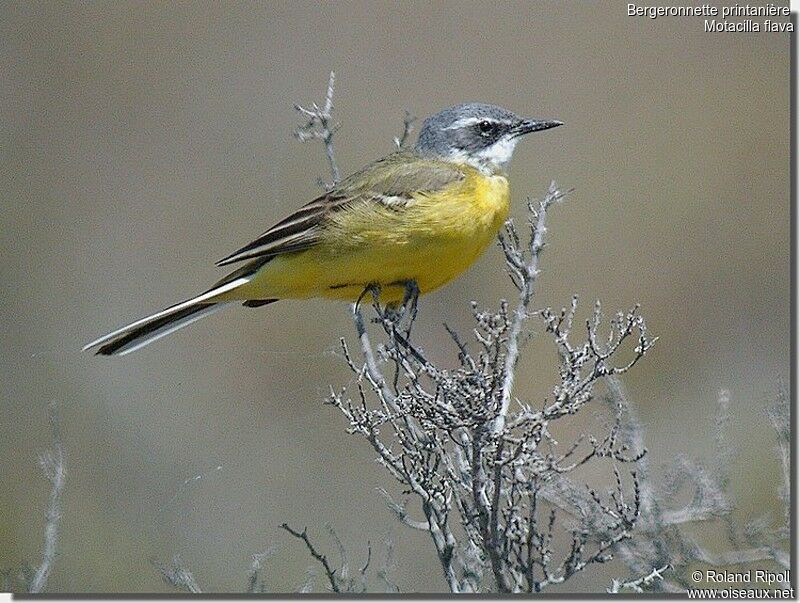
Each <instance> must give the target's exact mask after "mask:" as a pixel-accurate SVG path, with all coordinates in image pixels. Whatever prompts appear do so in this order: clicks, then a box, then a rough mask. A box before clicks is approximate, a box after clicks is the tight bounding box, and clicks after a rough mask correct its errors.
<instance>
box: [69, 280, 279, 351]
mask: <svg viewBox="0 0 800 603" xmlns="http://www.w3.org/2000/svg"><path fill="white" fill-rule="evenodd" d="M249 281H250V277H243V278H237V279H234V280H232V281H229V282H227V283H224V284H221V285H219V286H216V287H214V288H212V289H209V290H208V291H206V292H205V293H201V294H200V295H198V296H196V297H193V298H191V299H187V300H186V301H183V302H181V303H179V304H175V305H174V306H170V307H169V308H166V309H164V310H161V312H156V313H155V314H153V315H152V316H148V317H147V318H142V319H141V320H137V321H136V322H132V323H131V324H129V325H126V326H124V327H122V328H121V329H117V330H116V331H112V332H111V333H109V334H108V335H103V336H102V337H100V338H99V339H95V340H94V341H92V342H91V343H88V344H86V345H85V346H84V347H83V349H84V351H85V350H91V349H94V348H97V351H96V352H95V353H96V354H102V355H104V356H125V355H126V354H130V353H131V352H135V351H136V350H138V349H139V348H143V347H144V346H146V345H148V344H150V343H153V342H154V341H157V340H159V339H161V338H162V337H166V336H167V335H169V334H170V333H174V332H175V331H177V330H178V329H182V328H183V327H185V326H187V325H190V324H192V323H193V322H195V321H198V320H200V319H201V318H204V317H206V316H209V315H211V314H213V313H214V312H218V311H219V310H222V309H223V308H225V307H227V306H229V305H230V304H234V303H242V302H241V301H230V300H229V299H225V294H226V293H229V292H230V291H232V290H233V289H236V288H237V287H240V286H242V285H244V284H245V283H247V282H249ZM220 298H222V299H220ZM271 301H276V300H263V301H260V302H256V303H248V302H245V305H253V306H255V305H263V304H264V303H269V302H271Z"/></svg>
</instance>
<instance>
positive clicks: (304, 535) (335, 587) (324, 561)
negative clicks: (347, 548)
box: [281, 523, 341, 593]
mask: <svg viewBox="0 0 800 603" xmlns="http://www.w3.org/2000/svg"><path fill="white" fill-rule="evenodd" d="M281 528H282V529H284V530H286V531H287V532H289V534H291V535H292V536H294V537H295V538H297V539H299V540H302V541H303V543H305V545H306V548H307V549H308V552H309V553H311V556H312V557H313V558H314V559H316V560H317V561H319V563H320V564H321V565H322V567H323V569H324V570H325V575H326V576H327V577H328V582H329V583H330V585H331V590H332V591H333V592H336V593H338V592H341V590H340V588H339V580H338V579H337V577H336V570H335V569H333V567H331V564H330V563H328V558H327V557H326V556H325V555H323V554H322V553H320V552H319V551H317V549H316V547H314V545H313V544H311V541H310V540H309V539H308V532H307V530H306V528H303V531H302V532H298V531H297V530H293V529H292V528H291V527H289V525H288V524H286V523H284V524H281Z"/></svg>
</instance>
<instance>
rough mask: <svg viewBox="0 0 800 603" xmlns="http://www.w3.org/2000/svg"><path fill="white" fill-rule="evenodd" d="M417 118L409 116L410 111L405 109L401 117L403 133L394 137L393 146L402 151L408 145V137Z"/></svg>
mask: <svg viewBox="0 0 800 603" xmlns="http://www.w3.org/2000/svg"><path fill="white" fill-rule="evenodd" d="M415 121H417V118H416V117H414V115H412V114H411V111H409V110H408V109H406V114H405V117H403V133H402V134H401V135H400V136H399V137H398V136H395V137H394V144H395V146H396V147H397V148H398V149H402V148H403V147H405V146H406V143H408V137H409V135H410V134H411V132H412V130H413V129H414V122H415Z"/></svg>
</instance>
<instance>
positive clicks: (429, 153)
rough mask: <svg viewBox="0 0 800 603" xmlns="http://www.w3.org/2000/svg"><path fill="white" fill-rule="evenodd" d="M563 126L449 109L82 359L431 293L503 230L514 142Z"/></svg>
mask: <svg viewBox="0 0 800 603" xmlns="http://www.w3.org/2000/svg"><path fill="white" fill-rule="evenodd" d="M560 125H561V122H560V121H555V120H541V119H523V118H521V117H518V116H517V115H515V114H514V113H512V112H511V111H507V110H505V109H502V108H500V107H497V106H494V105H486V104H479V103H470V104H465V105H457V106H455V107H451V108H449V109H445V110H444V111H441V112H440V113H437V114H435V115H433V116H431V117H429V118H428V119H426V120H425V122H424V123H423V125H422V129H421V130H420V133H419V138H418V141H417V144H416V146H415V147H414V149H413V151H412V150H400V151H397V152H395V153H392V154H391V155H388V156H386V157H384V158H382V159H379V160H377V161H375V162H373V163H371V164H369V165H368V166H367V167H365V168H364V169H362V170H361V171H359V172H356V173H355V174H353V175H351V176H349V177H348V178H345V179H344V180H342V181H341V182H339V183H338V184H336V185H335V186H334V188H333V189H332V190H330V191H328V192H326V193H325V194H324V195H322V196H320V197H318V198H317V199H314V200H313V201H311V203H308V204H307V205H304V206H303V207H301V208H300V209H299V210H297V211H296V212H295V213H293V214H292V215H290V216H289V217H288V218H286V219H285V220H283V221H281V222H278V223H277V224H276V225H275V226H273V227H272V228H270V229H269V230H267V231H266V232H265V233H264V234H262V235H261V236H260V237H258V238H257V239H256V240H255V241H253V242H252V243H249V244H248V245H245V246H244V247H242V248H241V249H239V250H238V251H236V252H234V253H232V254H231V255H229V256H227V257H226V258H223V259H222V260H220V261H219V262H217V265H218V266H226V265H228V264H233V263H234V262H242V261H246V263H245V264H244V265H243V266H242V267H241V268H239V269H238V270H236V271H234V272H232V273H231V274H229V275H228V276H226V277H225V278H223V279H222V280H221V281H219V282H218V283H216V284H215V285H214V286H213V287H211V288H210V289H209V290H207V291H206V292H204V293H201V294H200V295H197V296H196V297H193V298H191V299H188V300H186V301H184V302H181V303H179V304H176V305H174V306H170V307H169V308H167V309H165V310H162V311H161V312H157V313H156V314H153V315H152V316H148V317H147V318H143V319H141V320H137V321H136V322H133V323H131V324H129V325H127V326H125V327H122V328H121V329H117V330H116V331H113V332H112V333H109V334H108V335H104V336H103V337H100V338H99V339H97V340H95V341H93V342H91V343H90V344H88V345H86V346H85V347H84V350H88V349H95V348H96V349H97V353H98V354H104V355H118V356H122V355H124V354H128V353H130V352H133V351H134V350H138V349H139V348H141V347H143V346H145V345H147V344H149V343H151V342H153V341H155V340H157V339H160V338H161V337H164V336H166V335H169V334H170V333H173V332H174V331H177V330H178V329H180V328H182V327H184V326H186V325H188V324H191V323H193V322H195V321H196V320H199V319H201V318H203V317H204V316H208V315H209V314H212V313H214V312H216V311H217V310H219V309H221V308H223V307H226V306H229V305H231V304H234V303H240V304H243V305H244V306H248V307H256V306H261V305H264V304H268V303H272V302H275V301H278V300H280V299H298V298H309V297H326V298H332V299H341V300H349V301H354V300H357V299H358V298H359V297H360V296H361V295H362V294H363V293H364V291H365V290H366V289H367V288H370V287H374V288H375V289H376V290H377V291H379V293H378V295H379V296H380V301H381V303H385V304H392V303H398V302H400V301H402V300H403V299H404V296H405V294H406V291H407V288H408V286H409V284H411V283H413V284H415V285H416V288H417V291H418V292H419V293H420V294H422V293H427V292H429V291H433V290H434V289H436V288H438V287H441V286H442V285H444V284H445V283H447V282H449V281H451V280H452V279H454V278H455V277H457V276H458V275H460V274H461V273H462V272H464V271H465V270H466V269H467V268H468V267H469V266H470V265H471V264H472V263H473V262H474V261H475V260H476V259H477V258H478V256H479V255H480V254H481V253H483V251H484V250H485V249H486V247H487V246H488V245H489V243H490V242H491V241H492V240H493V239H494V238H495V236H496V235H497V232H498V230H499V229H500V227H501V226H502V225H503V223H504V222H505V220H506V217H507V216H508V209H509V198H510V197H509V187H508V176H507V169H508V164H509V162H510V160H511V155H512V153H513V152H514V147H515V146H516V144H517V142H518V140H519V138H520V137H521V136H523V135H524V134H528V133H530V132H537V131H539V130H547V129H548V128H554V127H556V126H560Z"/></svg>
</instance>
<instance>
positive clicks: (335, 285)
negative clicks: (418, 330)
mask: <svg viewBox="0 0 800 603" xmlns="http://www.w3.org/2000/svg"><path fill="white" fill-rule="evenodd" d="M464 173H465V178H464V179H463V180H461V181H459V182H458V183H456V184H454V185H451V186H450V187H448V188H446V189H444V190H442V191H438V192H437V193H435V194H428V195H419V196H418V197H417V198H415V201H414V203H412V204H410V205H409V206H408V207H404V208H391V207H385V206H382V205H380V204H378V203H375V202H372V203H369V204H367V203H365V204H363V205H360V206H356V207H353V208H350V209H347V210H345V211H342V212H339V213H337V215H336V221H335V223H334V224H333V225H332V226H331V227H330V228H328V229H326V233H325V236H324V238H323V240H322V241H320V243H319V244H317V245H316V246H315V247H313V248H311V249H309V250H307V251H303V252H300V253H297V254H287V255H285V256H279V257H276V258H275V259H273V260H272V261H270V262H269V263H268V264H266V265H265V266H264V268H263V269H262V270H261V273H262V274H259V276H258V278H257V279H256V280H257V281H258V282H253V283H252V285H253V286H254V287H257V288H258V289H259V290H261V291H264V290H265V289H269V290H270V296H272V297H278V298H298V297H299V298H305V297H329V298H336V299H346V300H355V299H356V298H358V297H359V296H360V295H361V293H362V292H363V291H364V288H365V287H366V286H367V285H369V284H378V285H379V286H380V288H381V299H382V301H383V302H384V303H389V302H397V301H401V300H402V298H403V294H404V283H405V282H407V281H409V280H414V281H416V283H417V286H418V287H419V289H420V292H421V293H427V292H429V291H432V290H434V289H436V288H438V287H441V286H442V285H444V284H445V283H447V282H449V281H451V280H452V279H454V278H456V277H457V276H459V275H460V274H461V273H462V272H464V271H465V270H466V269H467V268H469V266H471V265H472V263H473V262H475V260H476V259H477V258H478V257H479V256H480V255H481V254H482V253H483V252H484V251H485V250H486V247H487V246H488V245H489V244H490V243H491V242H492V241H493V240H494V239H495V237H496V235H497V232H498V230H499V229H500V227H501V226H502V225H503V223H504V222H505V220H506V218H507V217H508V210H509V198H510V195H509V187H508V180H507V178H506V177H505V176H502V175H492V176H487V175H485V174H482V173H480V172H479V171H477V170H474V169H472V168H466V167H465V168H464ZM248 288H249V287H248Z"/></svg>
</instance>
